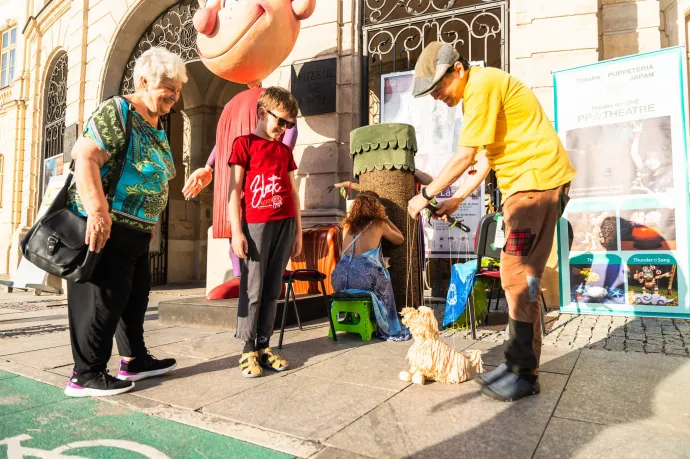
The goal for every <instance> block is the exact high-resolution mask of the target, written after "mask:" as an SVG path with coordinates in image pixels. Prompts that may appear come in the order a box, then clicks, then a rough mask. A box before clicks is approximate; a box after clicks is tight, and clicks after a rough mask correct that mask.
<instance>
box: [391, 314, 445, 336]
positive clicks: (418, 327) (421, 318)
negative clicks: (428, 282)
mask: <svg viewBox="0 0 690 459" xmlns="http://www.w3.org/2000/svg"><path fill="white" fill-rule="evenodd" d="M400 315H401V316H402V323H403V325H405V326H407V327H408V328H409V329H410V333H412V337H413V338H414V339H436V338H437V337H438V335H439V331H438V322H437V321H436V317H434V311H433V310H432V309H431V308H428V307H426V306H420V307H419V309H415V308H403V310H402V311H401V312H400Z"/></svg>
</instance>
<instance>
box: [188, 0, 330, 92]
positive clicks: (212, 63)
mask: <svg viewBox="0 0 690 459" xmlns="http://www.w3.org/2000/svg"><path fill="white" fill-rule="evenodd" d="M200 3H201V4H202V8H200V9H199V10H198V11H197V12H196V14H195V15H194V27H195V28H196V30H197V31H198V32H199V34H198V36H197V46H198V48H199V55H200V56H201V60H202V61H203V63H204V65H206V67H208V69H209V70H211V71H212V72H213V73H214V74H216V75H218V76H219V77H221V78H224V79H226V80H229V81H234V82H235V83H246V84H248V85H249V86H251V87H255V86H257V85H258V84H259V83H260V82H261V80H263V79H264V78H265V77H267V76H268V75H269V74H270V73H271V72H273V71H274V70H275V69H276V68H277V67H278V66H279V65H280V64H281V62H283V61H284V60H285V58H286V57H287V56H288V54H290V51H292V48H293V47H294V46H295V42H296V41H297V35H298V34H299V29H300V21H301V20H303V19H307V18H308V17H309V16H311V15H312V13H313V12H314V9H315V8H316V0H208V1H206V2H204V0H200ZM204 3H205V5H204Z"/></svg>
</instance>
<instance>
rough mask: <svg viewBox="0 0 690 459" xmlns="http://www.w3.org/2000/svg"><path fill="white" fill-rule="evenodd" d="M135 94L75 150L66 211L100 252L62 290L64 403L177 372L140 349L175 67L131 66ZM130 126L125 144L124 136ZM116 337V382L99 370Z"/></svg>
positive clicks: (180, 65) (107, 112)
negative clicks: (70, 360) (84, 273)
mask: <svg viewBox="0 0 690 459" xmlns="http://www.w3.org/2000/svg"><path fill="white" fill-rule="evenodd" d="M134 81H135V85H136V92H135V93H134V94H131V95H128V96H122V97H117V96H116V97H113V98H111V99H108V100H107V101H106V102H104V103H103V104H101V106H100V107H98V109H97V110H96V112H95V113H94V114H93V115H92V116H91V119H90V120H89V122H88V124H87V125H86V128H85V129H84V132H83V135H82V137H81V138H80V139H79V140H78V141H77V143H76V144H75V146H74V149H73V150H72V157H73V158H74V160H75V180H74V183H75V184H76V187H75V185H73V186H72V187H71V189H70V191H69V195H68V207H69V208H70V210H72V211H73V212H74V213H76V214H77V215H80V216H83V217H84V218H86V239H85V241H86V243H87V244H88V245H89V248H90V250H92V251H95V252H97V253H98V252H100V254H101V255H100V260H99V261H98V265H97V267H96V269H95V271H94V274H93V276H92V278H91V279H90V281H89V282H86V283H74V282H69V283H68V289H67V300H68V315H69V326H70V339H71V343H72V355H73V357H74V373H73V376H72V378H71V379H70V381H69V383H68V384H67V387H66V388H65V394H66V395H69V396H74V397H84V396H105V395H116V394H121V393H123V392H127V391H129V390H131V389H132V388H134V382H133V381H137V380H140V379H143V378H148V377H151V376H157V375H161V374H163V373H166V372H168V371H170V370H172V369H173V368H175V365H176V362H175V360H174V359H164V360H158V359H156V358H154V357H153V356H151V355H150V354H149V353H148V351H147V349H146V344H145V343H144V315H145V313H146V307H147V305H148V299H149V291H150V288H151V285H150V273H149V242H150V240H151V231H152V230H153V227H154V225H155V224H156V222H157V221H158V217H159V215H160V213H161V212H162V211H163V210H164V209H165V206H166V202H167V200H168V182H169V181H170V180H171V179H172V178H173V177H174V176H175V167H174V165H173V158H172V156H171V153H170V146H169V145H168V139H167V138H166V134H165V131H164V130H163V129H162V127H161V122H160V117H161V116H163V115H165V114H167V113H169V112H170V110H171V109H172V107H173V105H175V103H176V102H177V100H178V99H179V97H180V89H181V86H182V84H183V83H186V82H187V73H186V70H185V65H184V62H182V60H181V59H180V58H179V57H178V56H176V55H174V54H172V53H170V52H168V51H166V50H164V49H162V48H153V49H150V50H148V51H146V52H145V53H144V54H142V55H141V57H139V59H137V61H136V64H135V66H134ZM129 117H131V127H132V131H131V136H130V138H129V142H128V141H127V138H126V137H127V136H126V126H127V120H128V118H129ZM121 155H125V159H124V165H123V167H122V173H121V175H120V178H119V181H118V182H117V187H116V188H115V196H114V198H113V200H112V205H111V206H109V203H108V200H107V199H106V194H105V192H104V190H108V187H109V184H110V183H111V181H112V180H117V177H113V176H114V175H115V174H114V173H113V171H114V169H115V168H116V167H115V166H116V164H117V161H118V159H121V158H122V156H121ZM113 336H115V339H116V341H117V348H118V351H119V353H120V355H121V356H122V360H121V361H120V367H119V371H118V374H117V378H115V377H113V376H111V375H110V374H108V370H107V368H106V366H107V363H108V360H109V359H110V355H111V353H112V347H113Z"/></svg>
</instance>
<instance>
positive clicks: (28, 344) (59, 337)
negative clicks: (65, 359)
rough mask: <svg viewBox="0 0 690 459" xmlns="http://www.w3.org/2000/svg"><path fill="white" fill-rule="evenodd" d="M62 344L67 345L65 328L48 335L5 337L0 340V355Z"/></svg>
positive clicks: (67, 339) (67, 338) (67, 334)
mask: <svg viewBox="0 0 690 459" xmlns="http://www.w3.org/2000/svg"><path fill="white" fill-rule="evenodd" d="M64 345H69V331H67V330H65V331H62V332H59V333H52V334H49V335H41V336H27V337H21V338H7V339H3V340H0V356H8V355H12V354H19V353H21V352H31V351H36V350H40V349H49V348H51V347H55V346H64Z"/></svg>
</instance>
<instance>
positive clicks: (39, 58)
mask: <svg viewBox="0 0 690 459" xmlns="http://www.w3.org/2000/svg"><path fill="white" fill-rule="evenodd" d="M401 3H402V4H404V5H407V7H408V8H407V9H406V8H403V7H401V6H399V4H401ZM404 5H403V6H404ZM197 7H198V2H197V0H183V1H177V0H117V1H110V0H0V37H2V34H3V33H4V32H5V31H10V32H11V31H12V30H15V31H16V43H13V44H12V45H11V48H12V49H11V50H13V52H14V72H13V75H12V81H7V82H4V83H3V87H2V88H0V273H5V274H11V273H12V272H14V270H16V268H17V265H18V262H19V259H20V255H19V252H18V249H17V246H18V242H19V240H20V239H21V237H22V235H23V234H24V233H25V232H26V230H27V229H28V228H29V227H30V226H31V225H32V224H33V222H34V220H35V217H36V212H37V209H38V207H39V205H40V201H41V196H42V191H43V186H44V185H43V183H44V181H45V177H46V175H48V174H49V173H50V171H49V170H48V171H46V168H45V159H46V158H50V157H52V156H51V155H59V154H61V153H63V152H64V151H63V150H65V148H66V147H65V144H64V138H65V133H67V138H69V136H70V135H72V136H73V135H74V133H77V132H81V129H82V126H83V124H84V122H85V121H86V120H88V117H89V115H90V114H91V113H92V112H93V111H94V110H95V108H96V107H97V106H98V104H99V103H100V102H101V101H102V100H104V99H105V98H107V97H109V96H111V95H114V94H117V93H120V92H122V91H126V90H127V89H128V88H129V86H128V85H131V81H130V80H128V71H129V72H131V64H132V61H133V57H134V56H136V55H138V54H137V53H140V52H141V51H143V50H145V49H146V48H147V47H148V46H151V45H158V46H166V47H168V48H169V49H171V50H172V51H174V52H177V53H178V54H180V55H181V56H182V57H183V58H184V59H185V61H186V62H188V65H187V67H188V73H189V76H190V81H189V83H188V84H186V85H185V86H184V88H183V94H182V98H181V99H180V101H179V103H178V105H177V106H176V107H175V113H174V114H173V115H172V116H171V117H170V119H169V120H168V121H167V122H168V126H169V133H170V141H171V146H172V149H173V153H174V157H175V163H176V167H177V171H178V176H177V178H176V179H175V180H174V181H173V182H171V184H170V186H171V193H170V204H169V208H168V211H167V213H166V219H165V223H164V224H163V225H162V227H161V228H159V229H158V232H157V235H156V238H155V239H154V241H153V242H152V251H153V254H152V263H153V264H154V265H155V264H156V263H159V264H160V269H163V270H165V272H164V273H162V272H159V273H158V275H159V277H160V279H161V280H162V281H168V282H180V281H187V280H192V279H203V278H204V277H205V274H206V273H205V270H206V251H207V244H208V242H207V229H208V227H209V226H210V224H211V214H212V210H211V202H212V199H213V194H212V187H209V188H208V189H207V190H206V191H205V192H204V193H203V194H202V196H201V197H200V198H199V199H197V200H195V201H185V200H184V199H183V197H182V194H181V191H180V190H181V188H182V184H183V183H184V180H185V177H186V176H187V174H188V173H189V171H190V170H194V169H195V168H196V167H199V166H201V165H203V164H204V162H205V161H206V158H207V157H208V155H209V153H210V151H211V149H212V148H213V145H214V142H215V126H216V122H217V120H218V117H219V115H220V113H221V110H222V107H223V106H224V104H225V103H226V102H227V101H228V100H230V98H232V97H233V96H234V95H235V94H237V93H238V92H239V91H241V90H242V89H243V86H241V85H238V84H234V83H230V82H226V81H223V80H220V79H219V78H217V77H215V76H214V75H213V74H211V73H210V72H209V71H208V70H207V69H206V68H205V67H204V66H203V64H202V63H201V62H199V60H198V55H197V54H196V50H195V43H194V34H195V32H194V30H193V28H192V26H191V14H192V13H193V11H194V10H195V9H196V8H197ZM689 11H690V0H638V1H631V0H562V1H553V0H498V1H491V0H455V1H452V0H451V1H448V0H443V1H441V0H422V1H421V2H419V1H417V0H415V1H403V2H399V1H398V0H381V1H377V2H371V1H368V0H317V8H316V11H315V13H314V15H313V16H312V17H311V18H309V19H308V20H306V21H304V22H303V24H302V31H301V33H300V36H299V39H298V41H297V44H296V46H295V48H294V50H293V52H292V53H291V54H290V56H288V58H287V59H286V60H285V62H284V63H283V65H282V66H281V67H280V68H278V69H277V70H276V71H275V72H274V73H273V74H272V75H271V76H269V77H268V78H267V79H266V80H265V81H264V83H263V85H264V86H268V85H280V86H283V87H287V88H290V87H291V75H292V72H293V68H294V66H295V65H299V64H303V63H307V62H313V61H319V60H324V59H335V63H336V69H337V71H336V106H335V110H334V111H332V112H330V113H324V114H318V115H309V116H300V117H299V120H298V129H299V137H298V142H297V146H296V148H295V159H296V161H297V163H298V165H299V170H298V179H299V185H300V193H301V197H302V203H303V217H304V221H305V224H306V225H309V224H316V223H329V222H336V221H338V220H340V219H341V218H342V217H343V215H344V208H345V203H344V201H343V200H342V199H341V198H340V197H339V196H338V195H337V193H328V192H327V191H326V189H327V187H328V186H329V185H332V184H333V183H335V182H338V181H341V180H345V179H349V178H350V173H351V164H350V158H349V155H348V152H349V146H348V142H349V134H350V131H351V130H352V129H354V128H356V127H357V126H359V125H361V124H365V123H370V122H377V120H378V110H379V105H378V101H379V100H380V96H381V94H380V75H381V74H385V73H388V72H393V71H400V70H406V69H409V68H411V67H413V66H414V60H415V58H416V56H417V55H418V54H419V51H420V50H421V47H422V46H423V43H424V42H425V41H430V40H433V39H437V38H438V37H440V38H442V39H444V40H446V41H453V42H455V43H456V45H457V47H458V49H459V50H460V51H461V53H463V54H465V55H467V56H468V57H469V59H470V60H483V61H484V62H485V63H486V65H492V66H497V67H503V68H504V69H506V70H509V71H510V72H511V73H513V74H514V75H516V76H517V77H519V78H520V79H521V80H522V81H524V82H525V83H526V84H527V85H528V86H530V87H531V88H532V89H533V90H534V91H535V92H536V93H537V95H538V96H539V98H540V100H541V102H542V104H543V105H544V107H545V108H546V110H547V112H548V113H549V114H552V113H553V91H552V84H553V83H552V77H551V71H553V70H556V69H563V68H568V67H574V66H577V65H582V64H587V63H592V62H596V61H599V60H603V59H608V58H613V57H618V56H624V55H628V54H634V53H637V52H643V51H650V50H654V49H659V48H661V47H667V46H673V45H677V44H682V43H684V42H685V41H686V36H687V32H688V27H687V20H686V18H687V16H688V12H689ZM463 34H464V35H463ZM8 36H10V37H11V34H10V35H8ZM10 41H11V40H10ZM7 50H10V47H7V48H6V47H4V45H3V52H5V51H7ZM8 59H9V54H8ZM8 62H9V61H8ZM5 67H7V65H6V64H5V63H4V61H3V71H5V70H6V69H5ZM0 75H1V74H0ZM8 75H9V72H8ZM67 142H68V144H69V140H68V141H67ZM157 253H158V254H160V255H156V254H157ZM552 261H553V263H552V266H555V254H554V259H553V260H552ZM553 279H555V276H554V278H553ZM549 290H554V291H553V295H557V292H556V291H555V290H556V289H549ZM554 300H555V301H554ZM552 302H557V296H551V298H550V299H549V303H552Z"/></svg>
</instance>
